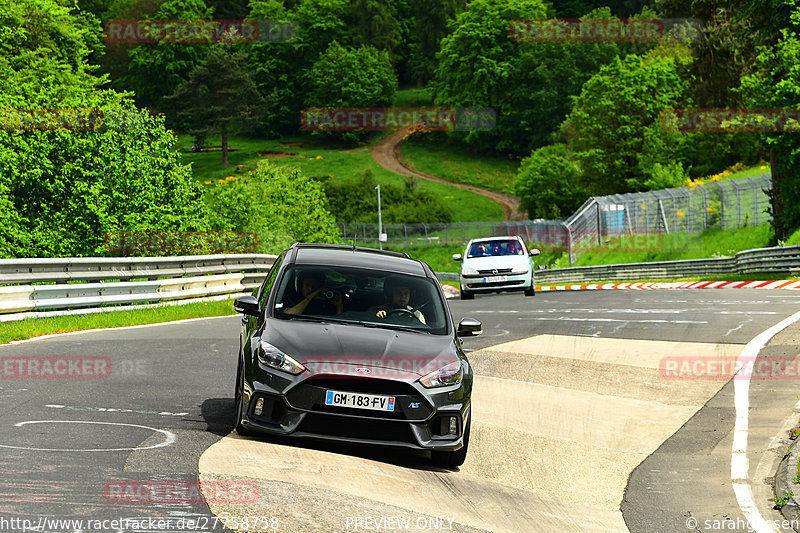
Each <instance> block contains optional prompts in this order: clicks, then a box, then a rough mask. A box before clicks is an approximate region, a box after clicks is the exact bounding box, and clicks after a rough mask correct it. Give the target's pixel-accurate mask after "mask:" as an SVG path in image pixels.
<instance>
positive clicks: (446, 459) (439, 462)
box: [431, 421, 471, 468]
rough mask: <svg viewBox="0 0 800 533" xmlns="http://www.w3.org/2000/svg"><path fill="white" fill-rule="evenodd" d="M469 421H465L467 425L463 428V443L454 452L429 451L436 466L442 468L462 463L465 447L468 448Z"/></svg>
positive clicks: (465, 453) (464, 456)
mask: <svg viewBox="0 0 800 533" xmlns="http://www.w3.org/2000/svg"><path fill="white" fill-rule="evenodd" d="M470 422H471V421H469V422H467V427H466V428H465V429H464V445H463V446H462V447H461V448H460V449H458V450H456V451H454V452H435V451H434V452H431V460H432V461H433V464H434V465H436V466H440V467H442V468H455V467H457V466H461V465H463V464H464V461H465V460H466V459H467V448H469V427H470Z"/></svg>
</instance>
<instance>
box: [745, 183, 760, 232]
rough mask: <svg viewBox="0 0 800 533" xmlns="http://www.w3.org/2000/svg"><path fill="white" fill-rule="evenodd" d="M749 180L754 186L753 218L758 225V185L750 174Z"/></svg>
mask: <svg viewBox="0 0 800 533" xmlns="http://www.w3.org/2000/svg"><path fill="white" fill-rule="evenodd" d="M747 182H748V183H750V186H751V187H752V188H753V220H754V221H755V225H756V226H758V185H756V184H755V183H754V182H753V179H752V178H751V177H750V176H747Z"/></svg>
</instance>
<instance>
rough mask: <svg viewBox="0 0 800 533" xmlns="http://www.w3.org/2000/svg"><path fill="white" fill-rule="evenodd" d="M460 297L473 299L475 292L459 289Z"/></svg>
mask: <svg viewBox="0 0 800 533" xmlns="http://www.w3.org/2000/svg"><path fill="white" fill-rule="evenodd" d="M461 299H462V300H474V299H475V294H474V293H471V292H467V291H465V290H464V289H461Z"/></svg>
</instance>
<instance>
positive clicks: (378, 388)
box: [286, 378, 433, 421]
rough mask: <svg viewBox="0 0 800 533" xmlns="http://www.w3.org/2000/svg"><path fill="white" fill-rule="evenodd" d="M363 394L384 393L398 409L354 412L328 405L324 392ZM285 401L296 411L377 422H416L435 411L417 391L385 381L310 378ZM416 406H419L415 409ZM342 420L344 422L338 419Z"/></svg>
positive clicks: (290, 393) (288, 395) (395, 382)
mask: <svg viewBox="0 0 800 533" xmlns="http://www.w3.org/2000/svg"><path fill="white" fill-rule="evenodd" d="M328 390H335V391H339V392H360V393H364V394H382V395H387V396H394V397H395V406H396V408H395V410H394V411H392V412H388V411H374V410H371V409H354V408H350V407H336V406H332V405H325V392H326V391H328ZM286 400H287V401H288V402H289V404H290V405H291V406H292V407H294V408H295V409H302V410H305V411H318V412H320V413H330V414H339V415H351V416H359V417H369V418H372V419H375V420H378V419H384V420H410V421H411V420H413V421H422V420H425V419H427V418H428V417H429V416H430V415H431V413H433V408H432V407H431V405H430V404H429V403H428V402H427V401H426V400H425V398H423V396H421V395H420V394H419V393H418V392H417V390H416V389H415V388H414V387H412V386H411V385H409V384H408V383H403V382H400V381H391V380H385V379H369V378H362V379H347V378H344V379H331V378H325V379H313V378H312V379H309V380H307V381H305V382H304V383H302V384H301V385H298V386H297V387H295V388H293V389H292V390H290V391H289V392H287V393H286ZM412 405H417V407H412ZM339 420H341V419H339Z"/></svg>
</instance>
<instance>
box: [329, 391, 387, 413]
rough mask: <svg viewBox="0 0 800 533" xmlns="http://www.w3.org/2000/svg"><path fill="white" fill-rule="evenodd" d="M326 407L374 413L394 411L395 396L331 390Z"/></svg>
mask: <svg viewBox="0 0 800 533" xmlns="http://www.w3.org/2000/svg"><path fill="white" fill-rule="evenodd" d="M325 405H334V406H336V407H354V408H356V409H372V410H373V411H394V396H377V395H375V394H361V393H356V392H338V391H335V390H329V391H326V392H325Z"/></svg>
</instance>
